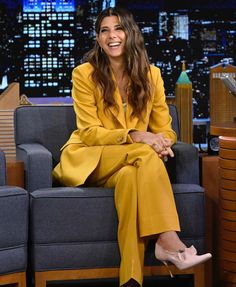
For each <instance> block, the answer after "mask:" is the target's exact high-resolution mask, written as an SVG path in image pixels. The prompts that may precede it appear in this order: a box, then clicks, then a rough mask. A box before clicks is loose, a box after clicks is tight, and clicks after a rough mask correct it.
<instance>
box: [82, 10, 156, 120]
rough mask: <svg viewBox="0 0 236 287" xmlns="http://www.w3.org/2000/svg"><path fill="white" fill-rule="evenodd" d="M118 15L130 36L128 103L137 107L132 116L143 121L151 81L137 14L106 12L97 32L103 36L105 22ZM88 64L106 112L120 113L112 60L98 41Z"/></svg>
mask: <svg viewBox="0 0 236 287" xmlns="http://www.w3.org/2000/svg"><path fill="white" fill-rule="evenodd" d="M108 16H117V17H118V19H119V22H120V25H121V28H122V29H123V30H124V32H125V34H126V44H125V59H126V60H125V61H126V62H125V65H126V67H125V71H126V74H127V75H128V78H129V81H128V84H127V87H126V92H127V94H128V102H129V104H130V105H131V106H132V108H133V113H132V117H138V118H139V119H142V118H143V116H142V114H143V112H145V111H146V107H147V103H148V101H149V100H150V98H151V82H150V80H149V78H148V71H149V70H150V64H149V60H148V56H147V52H146V48H145V44H144V39H143V36H142V34H141V31H140V29H139V27H138V25H137V24H136V22H135V20H134V18H133V15H132V14H131V13H130V12H129V11H127V10H125V9H123V8H120V7H114V8H107V9H105V10H103V11H102V12H101V13H100V14H99V16H98V18H97V21H96V23H95V31H96V34H97V35H98V34H99V33H100V27H101V22H102V20H103V19H104V18H105V17H108ZM84 61H86V62H89V63H90V64H91V65H92V66H93V67H94V72H93V74H92V78H93V81H94V82H95V83H96V84H97V85H98V86H99V87H100V88H101V90H102V93H103V97H104V103H105V110H106V109H107V108H108V107H110V106H114V107H115V108H116V109H117V111H118V109H119V108H118V105H117V104H116V102H115V99H114V91H115V83H114V81H113V80H112V77H111V70H110V65H109V59H108V57H107V56H106V54H105V53H104V52H103V51H102V50H101V48H100V46H99V44H98V43H97V41H96V42H95V45H94V47H93V48H92V49H91V50H90V51H89V52H88V53H87V54H86V55H85V57H84Z"/></svg>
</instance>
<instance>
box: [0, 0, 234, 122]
mask: <svg viewBox="0 0 236 287" xmlns="http://www.w3.org/2000/svg"><path fill="white" fill-rule="evenodd" d="M127 2H129V3H127ZM189 2H191V3H189ZM114 5H119V6H123V7H125V8H128V9H129V10H130V11H131V12H132V13H133V14H134V17H135V19H136V21H137V23H138V25H139V27H140V29H141V31H142V33H143V35H144V39H145V43H146V48H147V51H148V55H149V58H150V62H151V63H152V64H154V65H156V66H158V67H160V69H161V72H162V76H163V78H164V82H165V89H166V95H167V97H173V96H174V93H175V83H176V81H177V79H178V77H179V74H180V72H181V67H182V62H183V61H185V63H186V67H187V73H188V76H189V78H190V80H191V82H192V85H193V107H194V108H193V118H195V119H208V118H209V74H210V68H211V67H212V66H214V65H217V64H219V63H222V64H224V65H227V64H231V65H235V64H236V2H235V1H139V0H138V1H121V0H120V1H119V0H117V1H105V0H104V1H101V0H100V1H99V0H98V1H91V0H88V1H79V0H22V1H20V0H11V1H6V0H4V1H3V0H1V1H0V27H1V31H2V36H1V45H0V59H1V65H0V84H1V81H2V84H1V86H0V88H1V90H3V89H4V88H5V87H4V83H5V84H6V83H11V82H13V81H16V82H19V83H20V93H21V94H25V95H26V96H27V97H29V98H45V99H46V98H48V97H49V98H51V97H62V98H65V99H70V93H71V71H72V69H73V68H74V66H75V65H76V64H77V63H79V62H81V61H82V58H83V55H84V54H85V53H86V52H87V51H88V50H89V49H90V48H91V47H92V45H93V43H94V37H95V34H94V22H95V19H96V17H97V15H98V13H99V12H100V11H101V10H102V9H104V8H106V7H109V6H114Z"/></svg>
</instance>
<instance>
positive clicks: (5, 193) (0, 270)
mask: <svg viewBox="0 0 236 287" xmlns="http://www.w3.org/2000/svg"><path fill="white" fill-rule="evenodd" d="M28 203H29V202H28V193H27V192H26V191H25V190H24V189H22V188H19V187H14V186H6V160H5V155H4V153H3V151H2V150H0V285H7V284H17V286H18V287H26V275H25V274H26V268H27V254H28V253H27V243H28Z"/></svg>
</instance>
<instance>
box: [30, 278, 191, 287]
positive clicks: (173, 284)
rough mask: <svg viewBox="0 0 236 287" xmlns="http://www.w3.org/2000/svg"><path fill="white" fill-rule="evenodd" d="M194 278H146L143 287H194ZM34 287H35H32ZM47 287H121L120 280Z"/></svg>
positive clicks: (68, 283)
mask: <svg viewBox="0 0 236 287" xmlns="http://www.w3.org/2000/svg"><path fill="white" fill-rule="evenodd" d="M193 286H194V285H193V278H192V277H191V276H181V277H178V276H176V277H175V278H170V277H163V278H160V277H158V278H157V277H156V278H155V277H153V278H145V279H144V284H143V287H193ZM30 287H31V286H30ZM32 287H33V286H32ZM47 287H119V285H118V280H115V279H114V280H111V279H109V280H103V281H98V280H96V281H95V280H90V281H84V280H82V281H74V282H71V281H70V282H69V281H67V282H53V283H50V284H48V285H47Z"/></svg>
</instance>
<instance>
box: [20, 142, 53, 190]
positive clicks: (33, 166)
mask: <svg viewBox="0 0 236 287" xmlns="http://www.w3.org/2000/svg"><path fill="white" fill-rule="evenodd" d="M16 157H17V159H19V160H22V161H23V162H24V168H25V188H26V190H28V191H29V192H31V191H33V190H36V189H39V188H48V187H52V154H51V153H50V152H49V151H48V150H47V149H46V148H45V147H44V146H42V145H40V144H35V143H32V144H20V145H17V146H16Z"/></svg>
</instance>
